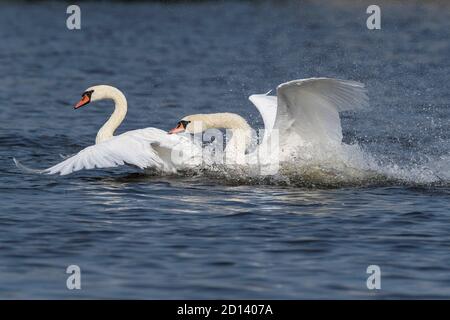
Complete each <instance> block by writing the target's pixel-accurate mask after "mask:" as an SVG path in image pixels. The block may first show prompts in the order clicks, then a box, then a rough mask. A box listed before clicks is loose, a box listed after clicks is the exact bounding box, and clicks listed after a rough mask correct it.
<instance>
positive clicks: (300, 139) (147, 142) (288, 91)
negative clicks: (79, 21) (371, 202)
mask: <svg viewBox="0 0 450 320" xmlns="http://www.w3.org/2000/svg"><path fill="white" fill-rule="evenodd" d="M104 99H108V100H113V101H114V103H115V109H114V112H113V114H112V115H111V117H110V118H109V119H108V121H107V122H106V123H105V124H104V125H103V126H102V127H101V128H100V130H99V131H98V133H97V138H96V141H95V145H92V146H89V147H87V148H85V149H83V150H81V151H80V152H78V153H77V154H76V155H74V156H72V157H69V158H67V159H65V160H64V161H62V162H61V163H58V164H56V165H54V166H53V167H50V168H48V169H44V170H40V171H39V172H41V173H48V174H61V175H66V174H69V173H72V172H75V171H79V170H82V169H93V168H109V167H117V166H120V165H125V164H126V165H131V166H135V167H138V168H141V169H146V168H152V169H157V170H160V171H164V172H177V171H178V170H180V169H188V168H193V167H196V166H199V165H205V163H206V164H207V165H213V164H214V163H212V162H211V161H209V162H208V161H205V152H204V149H203V148H202V143H201V142H198V141H197V142H196V140H195V139H194V140H193V139H191V136H190V134H194V135H196V134H202V133H203V132H204V131H206V130H208V129H221V128H225V129H229V130H231V132H232V134H231V136H232V138H231V139H229V140H228V141H227V146H226V148H225V152H224V155H225V158H226V159H227V160H229V162H228V164H236V163H237V164H245V163H246V162H245V161H248V160H249V159H250V160H251V161H253V160H254V159H256V158H257V160H258V161H260V162H261V161H264V160H266V162H269V163H270V162H271V161H272V162H274V161H289V160H290V157H292V155H293V153H294V152H295V151H296V150H297V148H298V147H299V146H300V147H301V146H305V145H307V146H313V147H314V148H320V147H326V146H330V145H333V146H336V145H340V144H341V143H342V129H341V121H340V118H339V112H341V111H346V110H355V109H358V108H363V107H365V106H367V105H368V97H367V95H366V90H365V88H364V85H363V84H361V83H359V82H354V81H347V80H339V79H331V78H310V79H303V80H294V81H289V82H286V83H283V84H281V85H279V86H278V87H277V96H270V95H269V92H268V93H266V94H255V95H251V96H250V97H249V99H250V101H251V102H253V104H254V105H255V106H256V108H257V109H258V111H259V112H260V114H261V116H262V119H263V122H264V129H265V130H264V136H263V139H262V143H261V144H260V145H259V146H258V147H257V148H256V150H255V151H253V152H249V150H248V147H249V145H250V140H251V137H252V133H251V127H250V126H249V125H248V123H247V121H246V120H245V119H244V118H242V117H241V116H239V115H237V114H233V113H214V114H196V115H189V116H186V117H184V118H182V119H181V120H180V121H179V122H178V123H177V126H176V127H175V128H173V129H172V130H170V131H169V132H168V133H167V132H165V131H163V130H160V129H157V128H145V129H138V130H132V131H128V132H125V133H123V134H120V135H117V136H114V132H115V130H116V129H117V127H118V126H119V125H120V124H121V123H122V121H123V120H124V118H125V115H126V112H127V102H126V99H125V96H124V95H123V94H122V92H120V91H119V90H118V89H116V88H114V87H111V86H106V85H99V86H94V87H91V88H89V89H87V90H86V91H85V92H84V93H83V94H82V98H81V100H80V102H78V103H77V105H76V106H75V109H78V108H80V107H82V106H85V105H87V104H89V103H90V102H93V101H98V100H104ZM275 130H276V131H275ZM275 132H276V133H277V135H276V138H277V139H276V140H277V141H276V149H275V153H276V154H274V149H273V148H272V149H271V150H270V151H271V152H268V151H267V150H268V149H267V148H265V146H266V145H267V144H268V141H270V142H273V140H275V138H274V137H275ZM206 156H207V157H208V154H207V155H206ZM214 159H215V158H214ZM14 161H15V162H16V164H17V165H18V166H19V167H23V166H22V165H21V164H20V163H19V162H18V161H17V160H15V159H14Z"/></svg>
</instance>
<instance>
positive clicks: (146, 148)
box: [42, 85, 201, 175]
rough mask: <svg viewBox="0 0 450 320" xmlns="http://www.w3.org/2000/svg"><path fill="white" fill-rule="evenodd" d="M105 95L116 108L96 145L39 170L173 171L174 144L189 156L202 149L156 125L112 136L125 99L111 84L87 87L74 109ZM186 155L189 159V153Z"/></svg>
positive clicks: (50, 172)
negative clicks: (125, 168)
mask: <svg viewBox="0 0 450 320" xmlns="http://www.w3.org/2000/svg"><path fill="white" fill-rule="evenodd" d="M105 99H107V100H112V101H114V103H115V109H114V112H113V114H112V115H111V117H110V118H109V119H108V121H106V123H105V124H104V125H103V126H102V127H101V128H100V130H99V131H98V133H97V137H96V139H95V145H92V146H89V147H87V148H85V149H83V150H81V151H80V152H78V153H77V154H76V155H74V156H72V157H70V158H68V159H66V160H64V161H62V162H61V163H58V164H57V165H55V166H53V167H51V168H48V169H45V170H42V173H49V174H56V173H59V174H61V175H66V174H69V173H72V172H74V171H79V170H82V169H93V168H108V167H116V166H119V165H124V164H128V165H132V166H136V167H139V168H141V169H144V168H149V167H151V168H155V169H159V170H162V171H169V172H175V171H177V169H180V164H179V163H174V162H173V161H172V156H171V154H172V150H173V149H174V148H180V150H188V151H190V152H191V153H190V155H189V156H191V157H192V158H195V156H198V155H199V153H201V146H199V145H196V144H194V143H193V142H192V140H191V139H189V138H187V137H184V136H176V135H169V134H167V132H165V131H163V130H160V129H157V128H145V129H138V130H132V131H128V132H125V133H122V134H120V135H117V136H114V132H115V130H116V129H117V127H118V126H119V125H120V124H121V123H122V121H123V120H124V118H125V115H126V113H127V100H126V98H125V96H124V95H123V93H122V92H120V90H118V89H116V88H114V87H111V86H107V85H98V86H94V87H91V88H88V89H86V91H85V92H84V93H83V94H82V98H81V100H80V101H79V102H78V103H77V104H76V105H75V109H78V108H80V107H82V106H85V105H87V104H88V103H90V102H94V101H98V100H105ZM196 152H197V154H196ZM185 157H186V158H185V159H189V157H188V156H186V155H185Z"/></svg>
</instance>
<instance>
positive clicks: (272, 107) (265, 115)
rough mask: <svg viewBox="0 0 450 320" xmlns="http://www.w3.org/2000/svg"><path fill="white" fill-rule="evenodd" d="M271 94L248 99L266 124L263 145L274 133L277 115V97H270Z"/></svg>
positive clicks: (257, 95) (253, 96)
mask: <svg viewBox="0 0 450 320" xmlns="http://www.w3.org/2000/svg"><path fill="white" fill-rule="evenodd" d="M269 92H270V91H269ZM269 92H267V93H266V94H253V95H251V96H250V97H248V98H249V100H250V101H251V102H252V103H253V104H254V105H255V107H256V109H258V111H259V113H260V114H261V117H262V119H263V122H264V137H263V140H262V141H263V143H264V141H266V139H267V137H268V136H269V135H270V133H271V132H272V129H273V126H274V124H275V117H276V115H277V97H275V96H269V95H268V94H269Z"/></svg>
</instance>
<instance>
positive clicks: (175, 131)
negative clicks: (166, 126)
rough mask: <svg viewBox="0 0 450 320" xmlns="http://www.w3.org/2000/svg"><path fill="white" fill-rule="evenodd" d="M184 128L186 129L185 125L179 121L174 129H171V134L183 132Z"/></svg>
mask: <svg viewBox="0 0 450 320" xmlns="http://www.w3.org/2000/svg"><path fill="white" fill-rule="evenodd" d="M184 130H185V129H184V128H183V125H182V124H181V123H179V124H178V125H177V126H176V127H175V128H173V129H172V130H169V134H173V133H179V132H183V131H184Z"/></svg>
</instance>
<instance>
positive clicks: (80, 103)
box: [74, 94, 91, 109]
mask: <svg viewBox="0 0 450 320" xmlns="http://www.w3.org/2000/svg"><path fill="white" fill-rule="evenodd" d="M89 102H91V98H89V96H88V95H87V94H85V95H84V96H83V97H82V98H81V100H80V101H78V103H77V104H76V105H75V107H74V109H78V108H81V107H82V106H84V105H87V104H88V103H89Z"/></svg>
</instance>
